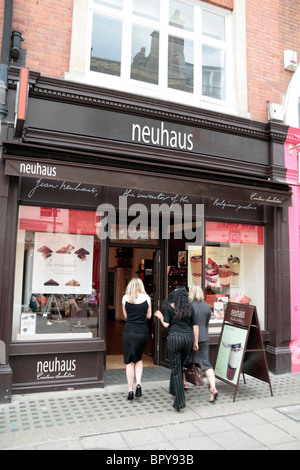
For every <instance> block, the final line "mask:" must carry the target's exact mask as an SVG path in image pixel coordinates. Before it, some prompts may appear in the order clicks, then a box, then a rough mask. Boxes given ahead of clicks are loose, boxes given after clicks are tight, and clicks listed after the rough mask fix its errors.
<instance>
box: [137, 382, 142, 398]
mask: <svg viewBox="0 0 300 470" xmlns="http://www.w3.org/2000/svg"><path fill="white" fill-rule="evenodd" d="M135 396H136V397H137V398H140V397H141V396H142V387H141V386H140V385H137V386H136V390H135Z"/></svg>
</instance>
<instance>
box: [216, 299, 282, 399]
mask: <svg viewBox="0 0 300 470" xmlns="http://www.w3.org/2000/svg"><path fill="white" fill-rule="evenodd" d="M241 373H242V374H243V378H244V383H246V381H245V374H248V375H250V376H252V377H255V378H257V379H259V380H262V381H264V382H266V383H268V384H269V386H270V392H271V396H273V392H272V386H271V382H270V377H269V371H268V366H267V361H266V355H265V349H264V346H263V341H262V335H261V330H260V326H259V320H258V315H257V310H256V307H255V306H254V305H246V304H238V303H233V302H229V303H228V305H227V309H226V313H225V318H224V323H223V326H222V331H221V335H220V339H219V345H218V350H217V356H216V362H215V375H216V378H218V379H220V380H222V381H223V382H226V383H227V384H229V385H231V386H232V387H234V388H235V393H234V398H233V401H235V399H236V395H237V389H238V385H239V379H240V375H241Z"/></svg>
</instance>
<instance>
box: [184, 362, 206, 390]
mask: <svg viewBox="0 0 300 470" xmlns="http://www.w3.org/2000/svg"><path fill="white" fill-rule="evenodd" d="M184 374H185V379H186V381H187V382H190V383H191V384H193V385H197V387H202V385H204V379H203V372H202V369H201V366H200V364H196V363H195V362H189V363H188V364H187V365H186V366H185V367H184Z"/></svg>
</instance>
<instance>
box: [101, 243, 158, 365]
mask: <svg viewBox="0 0 300 470" xmlns="http://www.w3.org/2000/svg"><path fill="white" fill-rule="evenodd" d="M163 242H164V240H158V243H157V244H155V245H154V244H151V243H145V242H144V241H142V242H140V243H139V242H138V241H133V242H127V243H126V242H125V243H124V242H123V243H122V240H120V241H118V240H113V241H111V240H109V239H107V240H105V243H103V245H102V247H103V252H102V254H103V255H104V253H105V255H104V256H103V258H104V259H105V262H103V264H102V266H101V267H102V268H103V271H104V273H105V276H103V277H104V278H105V280H104V282H103V285H104V292H105V294H104V295H103V296H102V302H101V307H102V308H101V309H102V311H103V312H104V315H103V323H102V324H103V326H104V330H103V331H104V340H105V351H107V344H106V341H107V315H108V311H107V310H108V309H107V298H108V272H109V266H108V264H109V262H108V260H109V249H110V248H132V249H135V248H137V249H145V250H146V249H149V250H155V251H156V252H158V253H159V256H158V258H157V266H156V268H157V274H158V279H159V281H158V283H157V287H158V291H157V292H158V294H157V298H156V301H155V302H152V332H151V334H153V335H154V338H153V344H154V351H153V362H154V364H156V365H160V362H161V358H160V356H161V348H160V344H161V324H160V322H159V321H158V320H157V318H155V317H154V312H155V310H157V309H158V308H160V307H161V305H162V301H163V299H164V296H165V290H166V288H165V280H166V273H167V269H164V266H166V265H165V264H164V260H165V259H166V256H165V247H166V244H165V243H163ZM102 254H101V261H102ZM102 279H103V278H102ZM106 356H107V353H106V352H105V359H104V361H105V364H104V365H105V369H106Z"/></svg>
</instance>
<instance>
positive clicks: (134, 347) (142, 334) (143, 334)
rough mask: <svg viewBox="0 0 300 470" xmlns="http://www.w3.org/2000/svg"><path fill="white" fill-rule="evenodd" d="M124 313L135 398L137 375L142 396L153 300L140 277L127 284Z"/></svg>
mask: <svg viewBox="0 0 300 470" xmlns="http://www.w3.org/2000/svg"><path fill="white" fill-rule="evenodd" d="M122 306H123V315H124V317H125V319H126V324H125V327H124V330H123V352H124V363H125V364H126V377H127V382H128V397H127V398H128V400H133V398H134V394H133V384H134V377H136V384H137V385H136V392H135V396H136V397H141V396H142V387H141V382H142V374H143V361H142V356H143V353H144V350H145V348H146V346H147V342H148V339H149V328H148V323H147V320H150V318H151V315H152V312H151V300H150V297H149V295H148V294H146V292H145V288H144V284H143V282H142V281H141V279H139V278H133V279H132V280H131V281H130V283H129V284H128V286H127V289H126V293H125V295H124V297H123V299H122Z"/></svg>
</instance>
